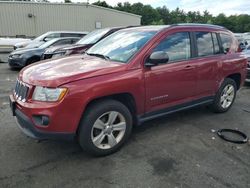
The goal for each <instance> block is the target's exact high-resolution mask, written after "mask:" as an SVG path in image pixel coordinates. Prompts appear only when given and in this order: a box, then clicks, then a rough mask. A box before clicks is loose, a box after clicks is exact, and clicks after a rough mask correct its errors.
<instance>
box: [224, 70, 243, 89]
mask: <svg viewBox="0 0 250 188" xmlns="http://www.w3.org/2000/svg"><path fill="white" fill-rule="evenodd" d="M226 78H231V79H232V80H234V81H235V83H236V86H237V90H239V89H240V85H241V74H240V73H234V74H230V75H228V76H227V77H226Z"/></svg>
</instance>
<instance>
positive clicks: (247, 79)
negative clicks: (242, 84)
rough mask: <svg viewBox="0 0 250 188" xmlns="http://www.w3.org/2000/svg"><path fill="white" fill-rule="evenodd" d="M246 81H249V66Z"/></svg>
mask: <svg viewBox="0 0 250 188" xmlns="http://www.w3.org/2000/svg"><path fill="white" fill-rule="evenodd" d="M246 82H250V68H247V77H246Z"/></svg>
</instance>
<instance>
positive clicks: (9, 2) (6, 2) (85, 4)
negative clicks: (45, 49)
mask: <svg viewBox="0 0 250 188" xmlns="http://www.w3.org/2000/svg"><path fill="white" fill-rule="evenodd" d="M0 3H3V4H43V5H45V4H46V5H63V6H66V5H70V6H85V7H87V6H90V7H95V8H99V9H105V10H109V11H113V12H117V13H120V14H126V15H131V16H135V17H139V18H141V17H142V16H141V15H137V14H133V13H129V12H124V11H120V10H116V9H112V8H106V7H101V6H97V5H92V4H88V3H47V2H28V1H0Z"/></svg>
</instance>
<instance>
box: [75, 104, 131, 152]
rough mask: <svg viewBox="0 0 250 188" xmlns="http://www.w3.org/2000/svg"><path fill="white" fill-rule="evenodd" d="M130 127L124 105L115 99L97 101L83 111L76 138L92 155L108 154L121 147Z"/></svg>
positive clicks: (127, 112)
mask: <svg viewBox="0 0 250 188" xmlns="http://www.w3.org/2000/svg"><path fill="white" fill-rule="evenodd" d="M131 129H132V116H131V113H130V111H129V110H128V108H127V107H126V106H125V105H123V104H122V103H120V102H119V101H115V100H104V101H99V102H96V103H94V104H92V105H90V107H88V109H87V110H86V112H85V113H84V116H83V118H82V121H81V123H80V129H79V134H78V136H79V137H78V140H79V143H80V146H81V147H82V148H83V149H84V150H85V151H87V152H88V153H90V154H92V155H95V156H104V155H109V154H111V153H114V152H116V151H117V150H118V149H120V148H121V146H122V145H123V144H124V142H125V141H126V140H127V139H128V137H129V135H130V133H131Z"/></svg>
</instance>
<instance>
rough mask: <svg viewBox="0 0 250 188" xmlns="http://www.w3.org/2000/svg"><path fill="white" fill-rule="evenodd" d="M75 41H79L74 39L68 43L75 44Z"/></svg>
mask: <svg viewBox="0 0 250 188" xmlns="http://www.w3.org/2000/svg"><path fill="white" fill-rule="evenodd" d="M77 41H79V39H78V38H75V39H71V42H70V44H75V43H76V42H77Z"/></svg>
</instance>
